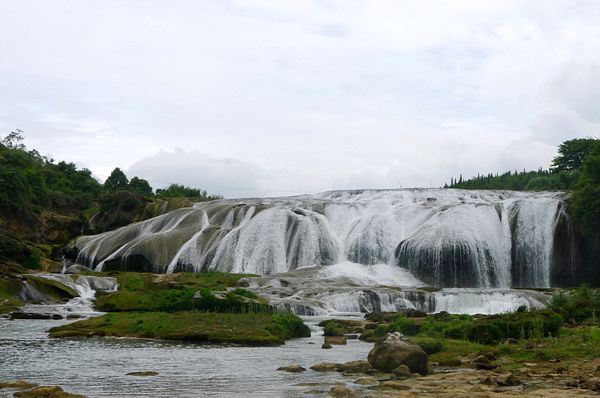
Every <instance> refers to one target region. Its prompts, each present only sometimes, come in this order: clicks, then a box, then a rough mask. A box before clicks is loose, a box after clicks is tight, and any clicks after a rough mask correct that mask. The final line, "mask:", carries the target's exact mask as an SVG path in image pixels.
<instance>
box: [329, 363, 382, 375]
mask: <svg viewBox="0 0 600 398" xmlns="http://www.w3.org/2000/svg"><path fill="white" fill-rule="evenodd" d="M337 370H338V372H344V373H365V374H372V373H375V369H373V367H372V366H371V364H370V363H369V362H368V361H350V362H346V363H342V364H338V367H337Z"/></svg>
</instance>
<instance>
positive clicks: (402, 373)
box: [392, 365, 412, 377]
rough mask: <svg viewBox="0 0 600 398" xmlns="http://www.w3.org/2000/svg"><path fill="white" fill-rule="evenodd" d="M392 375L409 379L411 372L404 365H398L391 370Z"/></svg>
mask: <svg viewBox="0 0 600 398" xmlns="http://www.w3.org/2000/svg"><path fill="white" fill-rule="evenodd" d="M392 373H393V374H395V375H396V376H398V377H410V376H411V374H412V372H411V371H410V369H409V368H408V366H406V365H400V366H398V367H397V368H396V369H394V370H392Z"/></svg>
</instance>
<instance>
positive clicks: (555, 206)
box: [74, 189, 567, 288]
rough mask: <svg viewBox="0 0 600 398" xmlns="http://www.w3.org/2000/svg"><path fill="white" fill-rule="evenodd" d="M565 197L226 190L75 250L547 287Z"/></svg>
mask: <svg viewBox="0 0 600 398" xmlns="http://www.w3.org/2000/svg"><path fill="white" fill-rule="evenodd" d="M566 197H567V195H566V194H565V193H561V192H514V191H467V190H455V189H399V190H361V191H333V192H325V193H321V194H316V195H303V196H293V197H281V198H258V199H222V200H215V201H210V202H202V203H196V204H195V205H194V207H192V208H185V209H179V210H175V211H172V212H170V213H167V214H164V215H161V216H159V217H155V218H153V219H150V220H147V221H143V222H140V223H135V224H131V225H128V226H125V227H122V228H119V229H117V230H114V231H109V232H105V233H103V234H99V235H95V236H83V237H81V238H79V239H78V240H77V241H76V242H75V243H74V245H75V249H77V251H78V255H77V258H76V259H74V260H75V262H76V263H78V264H81V265H84V266H88V267H90V268H94V269H96V270H98V271H99V270H105V271H108V270H130V271H149V272H161V273H164V272H179V271H195V272H202V271H222V272H235V273H253V274H258V275H270V274H275V273H281V272H288V271H293V270H296V269H303V268H306V267H314V266H336V267H338V268H339V267H344V266H345V267H351V264H363V265H376V264H383V265H390V266H394V267H397V268H399V269H402V270H404V271H405V272H406V273H407V274H410V275H411V277H413V278H414V279H416V280H420V281H422V283H425V284H428V285H431V286H436V287H465V288H469V287H472V288H475V287H477V288H510V287H548V286H550V285H551V284H552V280H551V264H552V263H553V258H552V253H553V250H554V247H555V242H554V239H555V228H556V225H557V222H558V218H559V216H561V214H562V213H561V212H560V209H561V208H562V207H564V206H563V205H564V201H565V199H566ZM562 216H563V217H564V214H562ZM349 269H350V268H349Z"/></svg>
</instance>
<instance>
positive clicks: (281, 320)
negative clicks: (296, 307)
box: [267, 314, 310, 339]
mask: <svg viewBox="0 0 600 398" xmlns="http://www.w3.org/2000/svg"><path fill="white" fill-rule="evenodd" d="M267 330H268V331H269V332H271V333H273V334H275V335H277V336H280V337H282V338H283V339H290V338H295V337H310V329H309V328H308V326H306V325H305V324H304V321H302V319H300V318H299V317H298V316H296V315H294V314H280V315H274V316H273V325H272V326H269V327H268V328H267Z"/></svg>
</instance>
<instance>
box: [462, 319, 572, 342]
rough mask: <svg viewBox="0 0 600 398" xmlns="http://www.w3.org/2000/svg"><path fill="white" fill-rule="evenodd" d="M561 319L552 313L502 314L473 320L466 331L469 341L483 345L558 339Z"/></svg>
mask: <svg viewBox="0 0 600 398" xmlns="http://www.w3.org/2000/svg"><path fill="white" fill-rule="evenodd" d="M562 324H563V319H562V317H561V316H560V315H558V314H556V313H555V312H553V311H534V312H522V313H513V314H502V315H494V316H488V317H485V318H481V319H475V320H473V321H472V322H471V325H470V326H469V329H468V331H467V336H468V338H469V340H472V341H476V342H479V343H483V344H494V343H499V342H500V341H502V340H505V339H508V338H513V339H521V340H522V339H529V338H543V337H558V336H559V333H560V328H561V326H562Z"/></svg>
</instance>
